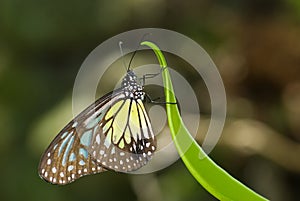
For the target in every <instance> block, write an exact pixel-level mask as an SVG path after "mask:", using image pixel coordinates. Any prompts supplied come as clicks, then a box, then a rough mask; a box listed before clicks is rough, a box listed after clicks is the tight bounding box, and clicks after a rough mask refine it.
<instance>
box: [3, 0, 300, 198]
mask: <svg viewBox="0 0 300 201" xmlns="http://www.w3.org/2000/svg"><path fill="white" fill-rule="evenodd" d="M145 27H157V28H165V29H171V30H174V31H177V32H179V33H182V34H185V35H187V36H188V37H190V38H192V39H193V40H195V41H197V42H198V43H199V44H200V45H202V47H204V49H206V50H207V51H208V53H209V54H210V56H211V57H212V59H213V60H214V62H215V63H216V65H217V67H218V68H219V71H220V73H221V76H222V78H223V80H224V84H225V88H226V92H227V99H228V114H227V118H228V119H227V121H226V126H225V129H224V133H223V135H222V139H221V140H220V142H219V143H218V145H217V146H216V148H215V149H214V151H213V152H212V153H211V154H210V155H211V157H212V158H213V160H214V161H216V162H217V163H218V164H219V165H221V166H222V167H223V168H224V169H226V170H227V171H228V172H229V173H230V174H232V175H233V176H234V177H236V178H237V179H239V180H240V181H242V182H243V183H245V184H246V185H248V186H250V187H251V188H252V189H254V190H256V191H257V192H259V193H261V194H262V195H264V196H266V197H268V198H270V199H271V200H275V201H276V200H285V201H292V200H299V197H300V191H299V188H300V143H299V141H300V124H299V123H300V121H299V120H300V37H299V36H300V2H299V1H298V0H285V1H284V0H244V1H238V0H214V1H212V0H200V1H180V0H151V1H150V0H124V1H117V0H102V1H100V0H89V1H84V2H83V1H71V0H65V1H58V0H52V1H46V0H41V1H38V0H26V1H21V0H2V1H0V131H1V132H0V161H1V166H0V178H1V186H0V199H1V200H32V201H34V200H44V201H48V200H49V201H50V200H56V201H61V200H63V201H71V200H72V201H76V200H89V201H92V200H105V201H107V200H108V201H109V200H123V201H127V200H128V201H132V200H133V201H135V200H136V201H154V200H155V201H160V200H166V201H183V200H189V201H196V200H197V201H198V200H216V199H215V198H213V197H212V196H211V195H210V194H208V193H207V192H206V191H205V190H204V189H203V188H202V187H201V186H200V185H199V184H198V183H197V182H196V181H195V180H194V179H193V177H192V176H191V175H190V173H189V172H188V171H187V170H186V168H185V167H184V165H183V164H182V162H181V161H178V162H176V163H174V164H173V165H172V166H170V167H168V168H166V169H164V170H162V171H159V172H156V173H154V174H148V175H139V176H132V175H125V174H118V173H112V172H106V173H103V174H98V175H94V176H89V177H84V178H82V179H80V180H78V181H76V182H75V183H73V184H71V185H67V186H62V187H61V186H53V185H50V184H48V183H46V182H44V181H42V180H41V179H40V178H39V177H38V174H37V166H38V162H39V158H40V156H41V154H42V152H43V151H44V149H45V147H46V146H47V144H48V143H50V141H51V139H52V137H53V136H54V135H56V133H57V132H58V131H59V130H60V129H61V128H62V127H63V126H64V125H65V124H66V123H67V122H68V121H69V120H70V118H71V117H72V104H71V94H72V87H73V83H74V80H75V77H76V74H77V71H78V69H79V68H80V65H81V63H82V62H83V60H84V59H85V57H86V56H87V55H88V54H89V53H90V51H91V50H93V49H94V48H95V47H96V46H97V45H99V44H100V43H101V42H103V41H104V40H106V39H108V38H110V37H111V36H114V35H116V34H119V33H121V32H124V31H128V30H131V29H136V28H145ZM186 76H187V77H188V76H189V74H188V73H187V75H186ZM193 84H194V88H197V84H198V82H197V80H195V81H194V82H193ZM199 88H201V87H199ZM200 94H201V92H200ZM203 107H204V109H205V104H204V106H203ZM201 123H202V125H204V127H205V123H206V121H205V120H204V121H201ZM46 133H47V134H46ZM48 133H51V135H52V136H50V135H48ZM199 136H200V135H199ZM197 140H199V143H201V140H202V139H201V137H198V138H197Z"/></svg>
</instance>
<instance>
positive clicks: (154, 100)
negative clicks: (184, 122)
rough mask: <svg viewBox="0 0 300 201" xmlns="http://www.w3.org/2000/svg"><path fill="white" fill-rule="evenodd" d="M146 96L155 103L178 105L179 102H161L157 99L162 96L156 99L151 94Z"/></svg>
mask: <svg viewBox="0 0 300 201" xmlns="http://www.w3.org/2000/svg"><path fill="white" fill-rule="evenodd" d="M145 98H146V99H147V100H148V101H149V102H150V103H153V104H162V105H164V104H174V105H177V104H178V102H177V101H176V102H175V103H172V102H161V101H157V100H159V99H161V98H160V97H158V98H155V99H152V98H151V97H150V96H149V94H145Z"/></svg>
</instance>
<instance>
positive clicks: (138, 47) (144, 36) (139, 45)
mask: <svg viewBox="0 0 300 201" xmlns="http://www.w3.org/2000/svg"><path fill="white" fill-rule="evenodd" d="M148 35H151V33H145V34H144V35H143V36H142V38H141V40H140V42H139V44H138V46H137V48H136V49H135V51H134V52H133V54H132V56H131V58H130V61H129V64H128V69H127V71H129V69H130V66H131V63H132V60H133V58H134V56H135V54H136V52H137V51H138V50H139V49H140V47H141V43H142V42H143V40H144V39H145V38H146V36H148Z"/></svg>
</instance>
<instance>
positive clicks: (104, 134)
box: [39, 70, 156, 185]
mask: <svg viewBox="0 0 300 201" xmlns="http://www.w3.org/2000/svg"><path fill="white" fill-rule="evenodd" d="M144 97H145V92H144V91H143V86H142V85H140V84H139V83H138V82H137V76H136V75H135V74H134V72H133V71H131V70H129V71H128V72H127V74H126V75H125V76H124V78H123V80H122V83H121V87H120V88H119V89H117V90H115V91H113V92H110V93H108V94H106V95H105V96H103V97H101V98H99V99H98V100H97V101H95V103H93V104H92V105H90V106H89V107H87V108H86V109H85V110H84V111H83V112H81V113H80V114H79V115H78V116H76V117H75V118H74V119H73V120H72V121H71V122H70V123H69V124H67V125H66V126H65V128H63V129H62V131H61V132H60V133H59V134H58V135H57V136H56V137H55V139H54V140H53V141H52V142H51V144H50V145H49V147H48V148H47V149H46V151H45V153H44V154H43V156H42V158H41V161H40V164H39V175H40V177H41V178H43V179H44V180H46V181H48V182H50V183H53V184H62V185H63V184H68V183H70V182H72V181H74V180H76V179H78V178H79V177H82V176H84V175H90V174H96V173H99V172H102V171H105V170H113V171H117V172H131V171H134V170H137V169H139V168H141V167H142V166H144V165H145V164H146V163H147V162H148V161H149V160H150V158H151V157H152V155H153V153H154V152H155V150H156V139H155V136H154V134H153V131H152V128H151V124H150V120H149V117H148V115H147V112H146V110H145V107H144V104H143V100H144Z"/></svg>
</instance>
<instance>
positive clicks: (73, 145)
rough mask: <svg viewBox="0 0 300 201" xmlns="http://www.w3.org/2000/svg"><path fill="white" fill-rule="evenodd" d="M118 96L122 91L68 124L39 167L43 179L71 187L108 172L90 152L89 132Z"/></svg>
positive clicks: (110, 95) (96, 104)
mask: <svg viewBox="0 0 300 201" xmlns="http://www.w3.org/2000/svg"><path fill="white" fill-rule="evenodd" d="M118 96H120V93H119V92H118V91H116V92H115V93H109V94H107V95H105V96H103V97H102V98H100V99H99V100H97V101H96V102H95V103H94V104H92V105H91V106H89V107H88V108H87V109H85V110H84V111H83V112H82V113H80V114H79V115H78V116H77V117H75V118H74V120H72V121H71V122H70V123H69V124H67V126H66V127H65V128H64V129H63V130H62V131H61V132H60V133H59V134H58V135H57V136H56V137H55V139H54V140H53V141H52V142H51V144H50V145H49V147H48V148H47V149H46V151H45V152H44V154H43V156H42V158H41V161H40V164H39V175H40V177H42V178H43V179H45V180H46V181H48V182H50V183H53V184H67V183H70V182H72V181H74V180H76V179H77V178H79V177H81V176H84V175H89V174H95V173H98V172H101V171H104V170H105V169H103V168H102V166H100V165H99V164H97V163H96V162H95V160H94V159H93V158H92V157H91V155H90V154H89V152H88V149H87V142H88V138H87V133H91V132H92V130H93V129H94V127H96V126H97V125H98V122H97V120H98V119H99V117H100V116H101V115H103V114H104V113H105V109H107V108H109V106H110V105H111V104H113V101H115V100H117V99H118V98H117V97H118ZM91 124H93V125H91Z"/></svg>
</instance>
